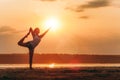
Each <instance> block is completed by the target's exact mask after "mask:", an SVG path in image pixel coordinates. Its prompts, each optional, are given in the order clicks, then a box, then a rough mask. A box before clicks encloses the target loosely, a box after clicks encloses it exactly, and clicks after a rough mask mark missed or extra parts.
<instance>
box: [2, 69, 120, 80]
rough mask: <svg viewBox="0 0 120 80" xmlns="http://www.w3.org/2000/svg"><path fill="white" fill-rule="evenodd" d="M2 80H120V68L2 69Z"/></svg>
mask: <svg viewBox="0 0 120 80" xmlns="http://www.w3.org/2000/svg"><path fill="white" fill-rule="evenodd" d="M0 80H120V67H114V68H113V67H109V68H105V67H97V68H96V67H94V68H93V67H89V68H54V69H50V68H35V69H33V70H29V69H27V68H21V69H20V68H17V69H0Z"/></svg>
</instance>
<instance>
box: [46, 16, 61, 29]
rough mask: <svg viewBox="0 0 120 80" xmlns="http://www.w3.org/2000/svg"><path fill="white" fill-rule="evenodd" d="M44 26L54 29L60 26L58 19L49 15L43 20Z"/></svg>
mask: <svg viewBox="0 0 120 80" xmlns="http://www.w3.org/2000/svg"><path fill="white" fill-rule="evenodd" d="M44 27H45V28H51V29H52V30H54V31H55V30H57V29H58V28H59V27H60V21H59V20H58V19H57V18H55V17H50V18H48V19H46V20H45V21H44Z"/></svg>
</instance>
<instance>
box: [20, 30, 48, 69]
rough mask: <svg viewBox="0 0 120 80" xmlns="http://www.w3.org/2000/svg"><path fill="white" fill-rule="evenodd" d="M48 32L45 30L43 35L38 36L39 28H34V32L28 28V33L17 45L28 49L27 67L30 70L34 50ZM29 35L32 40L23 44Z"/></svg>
mask: <svg viewBox="0 0 120 80" xmlns="http://www.w3.org/2000/svg"><path fill="white" fill-rule="evenodd" d="M48 31H49V29H48V30H46V31H45V32H44V33H43V34H41V35H39V33H40V29H39V28H35V29H34V30H33V29H32V28H30V29H29V32H28V33H27V34H26V35H25V36H24V37H23V38H22V39H21V40H20V41H19V42H18V45H20V46H23V47H27V48H28V49H29V67H30V69H32V59H33V54H34V49H35V47H36V46H37V45H38V44H39V43H40V41H41V39H42V38H43V36H44V35H45V34H46V33H47V32H48ZM30 33H31V34H32V37H33V40H32V41H28V42H24V40H25V38H27V36H28V35H29V34H30Z"/></svg>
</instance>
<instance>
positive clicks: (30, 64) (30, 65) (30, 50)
mask: <svg viewBox="0 0 120 80" xmlns="http://www.w3.org/2000/svg"><path fill="white" fill-rule="evenodd" d="M33 54H34V49H31V48H29V68H30V69H32V61H33Z"/></svg>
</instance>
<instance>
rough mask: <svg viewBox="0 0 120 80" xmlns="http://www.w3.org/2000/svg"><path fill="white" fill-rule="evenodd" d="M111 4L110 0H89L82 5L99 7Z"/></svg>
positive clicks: (82, 6)
mask: <svg viewBox="0 0 120 80" xmlns="http://www.w3.org/2000/svg"><path fill="white" fill-rule="evenodd" d="M108 5H109V0H93V1H90V2H88V4H84V5H81V6H80V7H81V8H99V7H105V6H108Z"/></svg>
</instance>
